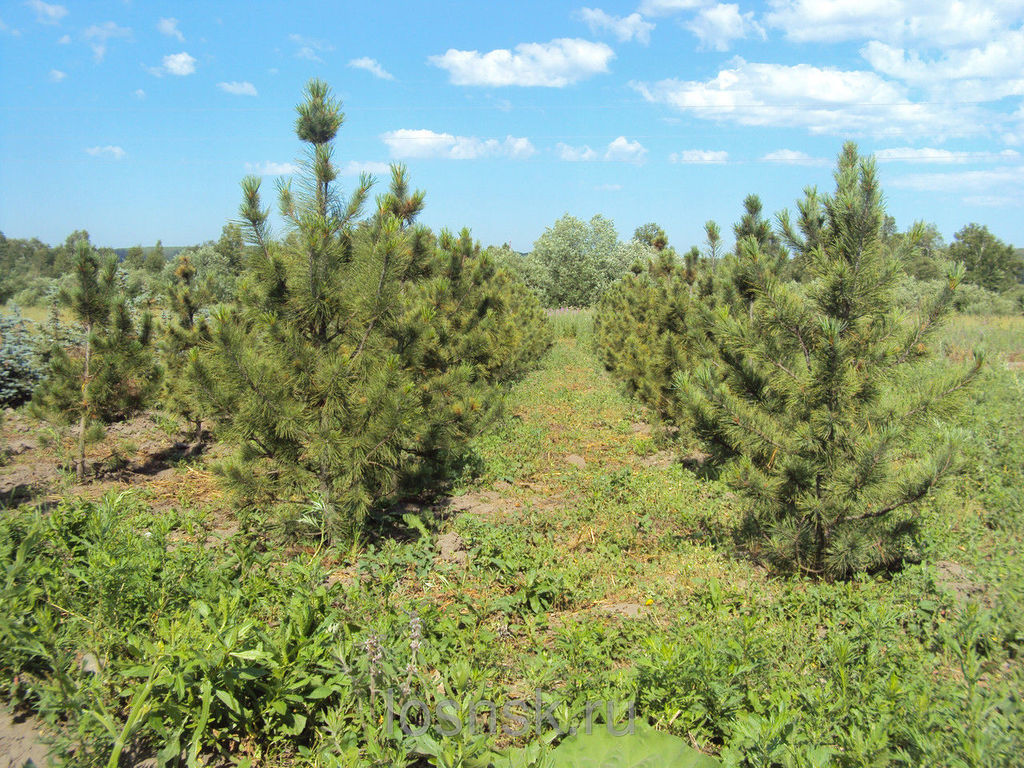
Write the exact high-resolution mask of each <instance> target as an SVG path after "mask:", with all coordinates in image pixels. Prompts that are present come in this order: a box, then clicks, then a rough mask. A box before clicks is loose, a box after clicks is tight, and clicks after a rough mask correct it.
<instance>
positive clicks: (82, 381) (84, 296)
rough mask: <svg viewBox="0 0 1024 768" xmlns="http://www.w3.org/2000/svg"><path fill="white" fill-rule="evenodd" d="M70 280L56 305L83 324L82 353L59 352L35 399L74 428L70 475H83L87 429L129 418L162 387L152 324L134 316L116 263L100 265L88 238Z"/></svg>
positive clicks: (39, 408) (42, 410)
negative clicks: (75, 441)
mask: <svg viewBox="0 0 1024 768" xmlns="http://www.w3.org/2000/svg"><path fill="white" fill-rule="evenodd" d="M73 270H74V271H73V275H74V279H73V282H72V284H71V286H70V287H69V288H68V289H67V290H65V291H64V292H63V293H62V294H61V296H60V301H61V302H62V303H63V304H65V305H66V306H67V307H68V308H69V309H70V310H71V312H72V313H73V315H74V316H75V319H77V320H78V322H80V323H81V324H82V327H83V329H84V330H85V341H84V344H83V345H82V347H81V348H75V349H65V348H63V347H59V346H58V347H56V348H55V349H54V350H53V352H52V353H51V356H50V370H49V372H48V375H47V378H46V380H45V381H44V382H43V384H42V385H41V386H40V387H39V389H38V390H37V391H36V393H35V396H34V397H33V408H34V410H35V411H36V413H37V414H38V415H41V416H43V417H47V418H52V419H56V420H58V421H64V422H66V423H73V422H74V421H77V422H78V448H77V454H76V458H75V472H76V475H77V476H78V479H79V480H82V479H83V477H84V475H85V445H86V439H87V436H88V435H89V433H90V428H91V427H93V426H94V425H97V426H102V425H103V424H109V423H111V422H113V421H117V420H119V419H124V418H128V417H129V416H131V415H133V414H135V413H137V412H138V411H140V410H142V409H143V408H145V407H146V406H147V405H148V404H149V402H150V400H151V398H152V395H153V394H154V393H155V391H156V389H157V387H158V386H159V369H158V368H157V367H156V365H155V364H154V360H153V354H152V350H151V348H150V341H151V332H152V320H151V318H150V316H149V314H148V313H145V314H143V316H142V318H141V320H140V321H139V322H137V321H136V319H135V318H134V317H133V314H132V312H131V309H130V308H129V306H128V301H127V298H126V297H125V296H124V294H123V292H122V291H121V288H120V282H119V280H118V270H117V261H116V259H114V258H108V259H106V260H105V261H103V262H102V263H101V261H100V259H99V258H98V256H97V255H96V252H95V250H94V249H93V248H92V246H91V245H90V244H89V242H88V240H87V239H86V240H81V241H79V242H77V244H76V246H75V257H74V261H73Z"/></svg>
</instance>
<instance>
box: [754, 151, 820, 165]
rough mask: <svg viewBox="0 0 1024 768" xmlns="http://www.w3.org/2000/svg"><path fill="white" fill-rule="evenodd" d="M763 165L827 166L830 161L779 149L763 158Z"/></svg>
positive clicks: (804, 153)
mask: <svg viewBox="0 0 1024 768" xmlns="http://www.w3.org/2000/svg"><path fill="white" fill-rule="evenodd" d="M761 162H763V163H779V164H780V165H827V164H828V160H826V159H825V158H822V157H812V156H811V155H808V154H807V153H806V152H801V151H799V150H796V149H777V150H775V151H774V152H768V153H767V154H765V155H762V156H761Z"/></svg>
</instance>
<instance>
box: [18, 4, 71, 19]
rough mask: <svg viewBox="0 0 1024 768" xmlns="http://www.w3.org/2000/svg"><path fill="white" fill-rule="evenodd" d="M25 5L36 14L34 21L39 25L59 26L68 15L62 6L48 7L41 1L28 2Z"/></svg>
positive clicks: (48, 5)
mask: <svg viewBox="0 0 1024 768" xmlns="http://www.w3.org/2000/svg"><path fill="white" fill-rule="evenodd" d="M25 5H27V6H28V7H29V8H31V9H32V10H33V11H35V12H36V21H38V22H39V23H40V24H59V23H60V20H61V19H63V18H64V17H65V16H67V15H68V9H67V8H65V7H64V6H63V5H56V4H54V5H50V3H44V2H43V0H28V2H27V3H25Z"/></svg>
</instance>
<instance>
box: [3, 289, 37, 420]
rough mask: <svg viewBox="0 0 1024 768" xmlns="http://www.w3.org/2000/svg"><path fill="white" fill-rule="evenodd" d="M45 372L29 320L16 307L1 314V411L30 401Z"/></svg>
mask: <svg viewBox="0 0 1024 768" xmlns="http://www.w3.org/2000/svg"><path fill="white" fill-rule="evenodd" d="M43 376H44V370H43V367H42V365H41V362H40V360H39V355H38V350H37V348H36V344H35V343H34V339H33V334H32V332H31V331H30V330H29V327H28V325H27V321H26V320H25V319H24V318H23V317H22V316H21V313H20V312H18V309H17V307H14V311H13V313H7V312H5V313H4V314H0V408H13V407H16V406H19V405H21V404H22V403H24V402H26V401H28V400H29V399H30V398H31V397H32V392H33V391H34V390H35V388H36V385H37V384H38V383H39V382H40V381H41V380H42V378H43Z"/></svg>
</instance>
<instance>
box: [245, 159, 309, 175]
mask: <svg viewBox="0 0 1024 768" xmlns="http://www.w3.org/2000/svg"><path fill="white" fill-rule="evenodd" d="M245 170H246V171H248V172H249V173H254V174H256V175H257V176H290V175H291V174H293V173H295V172H296V171H298V170H299V166H297V165H295V163H274V162H265V163H246V164H245Z"/></svg>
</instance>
